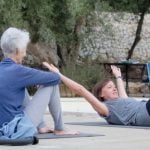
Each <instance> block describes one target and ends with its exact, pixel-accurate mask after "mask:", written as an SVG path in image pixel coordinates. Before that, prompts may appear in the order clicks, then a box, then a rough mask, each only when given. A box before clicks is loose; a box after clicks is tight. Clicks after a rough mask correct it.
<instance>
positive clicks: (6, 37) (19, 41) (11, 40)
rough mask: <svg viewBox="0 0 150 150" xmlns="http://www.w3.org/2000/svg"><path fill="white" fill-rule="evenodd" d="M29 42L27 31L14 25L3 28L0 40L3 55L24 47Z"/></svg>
mask: <svg viewBox="0 0 150 150" xmlns="http://www.w3.org/2000/svg"><path fill="white" fill-rule="evenodd" d="M29 42H30V37H29V32H27V31H25V30H21V29H17V28H14V27H10V28H8V29H7V30H5V31H4V33H3V34H2V36H1V40H0V43H1V49H2V52H3V54H4V56H7V55H9V54H13V53H15V52H16V50H23V49H26V48H27V45H28V43H29Z"/></svg>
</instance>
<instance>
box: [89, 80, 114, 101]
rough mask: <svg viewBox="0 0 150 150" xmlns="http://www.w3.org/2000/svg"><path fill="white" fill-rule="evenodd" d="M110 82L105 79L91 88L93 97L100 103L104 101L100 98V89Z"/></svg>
mask: <svg viewBox="0 0 150 150" xmlns="http://www.w3.org/2000/svg"><path fill="white" fill-rule="evenodd" d="M110 81H112V80H111V79H105V80H103V81H101V82H98V83H97V84H96V85H95V86H94V88H93V91H92V92H93V95H94V96H95V97H96V98H97V99H98V100H100V101H102V102H103V101H105V100H104V98H103V97H100V94H101V92H102V89H103V87H104V86H105V85H106V84H107V83H108V82H110Z"/></svg>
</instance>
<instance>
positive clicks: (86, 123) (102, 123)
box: [65, 122, 150, 130]
mask: <svg viewBox="0 0 150 150" xmlns="http://www.w3.org/2000/svg"><path fill="white" fill-rule="evenodd" d="M65 124H70V125H82V126H103V127H115V128H133V129H147V130H149V129H150V127H147V126H125V125H113V124H108V123H107V122H67V123H65Z"/></svg>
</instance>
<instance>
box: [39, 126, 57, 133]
mask: <svg viewBox="0 0 150 150" xmlns="http://www.w3.org/2000/svg"><path fill="white" fill-rule="evenodd" d="M38 132H39V133H40V134H42V133H54V130H53V129H50V128H49V127H43V128H39V129H38Z"/></svg>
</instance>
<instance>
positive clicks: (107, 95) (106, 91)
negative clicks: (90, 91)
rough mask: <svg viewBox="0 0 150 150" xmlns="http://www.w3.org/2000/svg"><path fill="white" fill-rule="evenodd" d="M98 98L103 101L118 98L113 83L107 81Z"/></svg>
mask: <svg viewBox="0 0 150 150" xmlns="http://www.w3.org/2000/svg"><path fill="white" fill-rule="evenodd" d="M100 97H102V98H103V99H104V100H112V99H115V98H118V97H119V95H118V91H117V88H116V86H115V84H114V82H113V81H109V82H108V83H107V84H106V85H105V86H104V87H103V88H102V90H101V94H100Z"/></svg>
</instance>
